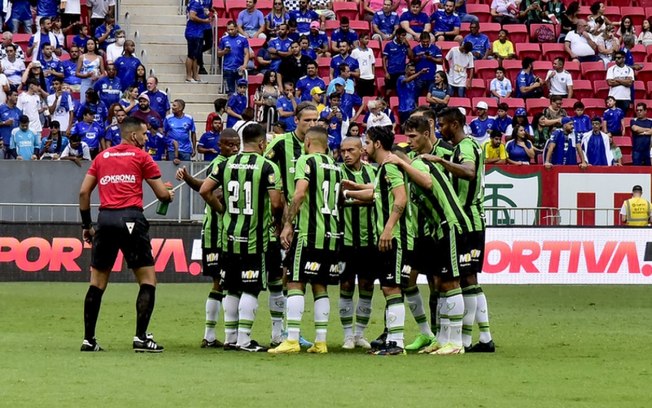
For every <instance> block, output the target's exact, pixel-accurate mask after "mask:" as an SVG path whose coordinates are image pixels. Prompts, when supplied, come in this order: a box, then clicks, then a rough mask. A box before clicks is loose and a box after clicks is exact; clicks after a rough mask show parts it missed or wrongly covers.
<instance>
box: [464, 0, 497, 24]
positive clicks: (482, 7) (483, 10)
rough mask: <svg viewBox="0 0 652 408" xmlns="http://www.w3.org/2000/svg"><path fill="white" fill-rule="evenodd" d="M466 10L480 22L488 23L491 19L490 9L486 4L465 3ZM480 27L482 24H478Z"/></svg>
mask: <svg viewBox="0 0 652 408" xmlns="http://www.w3.org/2000/svg"><path fill="white" fill-rule="evenodd" d="M466 12H467V13H468V14H471V15H474V16H476V17H477V18H478V20H480V23H488V22H490V21H491V10H490V9H489V5H488V4H469V3H467V5H466ZM480 29H482V24H481V25H480Z"/></svg>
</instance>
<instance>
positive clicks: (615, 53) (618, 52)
mask: <svg viewBox="0 0 652 408" xmlns="http://www.w3.org/2000/svg"><path fill="white" fill-rule="evenodd" d="M617 56H620V57H623V58H625V52H623V51H616V52H614V57H617Z"/></svg>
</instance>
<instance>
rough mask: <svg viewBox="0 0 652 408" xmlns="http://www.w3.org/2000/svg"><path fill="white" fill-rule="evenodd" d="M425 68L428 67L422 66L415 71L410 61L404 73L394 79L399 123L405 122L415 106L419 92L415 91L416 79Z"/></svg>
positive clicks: (425, 70)
mask: <svg viewBox="0 0 652 408" xmlns="http://www.w3.org/2000/svg"><path fill="white" fill-rule="evenodd" d="M427 70H428V68H422V69H421V70H420V71H416V70H415V68H414V64H412V63H410V64H407V65H406V66H405V74H404V75H401V76H399V77H398V79H397V80H396V94H397V95H398V119H399V122H400V123H405V121H406V120H407V119H408V118H409V117H410V114H411V113H412V111H413V110H415V109H416V108H417V100H418V98H419V94H418V93H417V84H416V79H417V78H419V77H420V76H421V75H424V74H425V73H426V72H427Z"/></svg>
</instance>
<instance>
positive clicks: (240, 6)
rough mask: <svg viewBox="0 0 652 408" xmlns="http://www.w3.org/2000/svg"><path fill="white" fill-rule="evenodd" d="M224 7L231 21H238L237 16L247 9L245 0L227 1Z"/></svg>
mask: <svg viewBox="0 0 652 408" xmlns="http://www.w3.org/2000/svg"><path fill="white" fill-rule="evenodd" d="M224 4H225V5H226V12H227V14H228V16H229V17H231V19H232V20H234V21H237V20H238V14H240V12H241V11H242V10H244V9H246V8H247V2H246V0H227V1H225V2H224Z"/></svg>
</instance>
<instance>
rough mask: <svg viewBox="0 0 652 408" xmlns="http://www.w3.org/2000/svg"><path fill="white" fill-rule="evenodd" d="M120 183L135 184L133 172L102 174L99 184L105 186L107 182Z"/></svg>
mask: <svg viewBox="0 0 652 408" xmlns="http://www.w3.org/2000/svg"><path fill="white" fill-rule="evenodd" d="M109 183H111V184H122V183H129V184H135V183H136V176H134V175H133V174H113V175H110V176H104V177H102V178H101V179H100V184H101V185H103V186H105V185H107V184H109Z"/></svg>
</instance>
